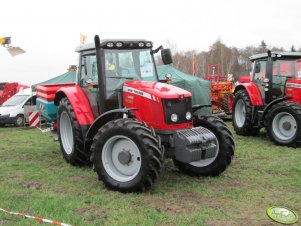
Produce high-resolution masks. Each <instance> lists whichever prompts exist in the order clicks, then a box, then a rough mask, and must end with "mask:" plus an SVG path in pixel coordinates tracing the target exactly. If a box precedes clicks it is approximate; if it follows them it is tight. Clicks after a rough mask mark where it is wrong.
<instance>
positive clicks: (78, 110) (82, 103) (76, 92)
mask: <svg viewBox="0 0 301 226" xmlns="http://www.w3.org/2000/svg"><path fill="white" fill-rule="evenodd" d="M63 97H67V98H68V100H69V101H70V103H71V106H72V108H73V111H74V114H75V117H76V119H77V122H78V124H79V125H81V126H85V125H91V124H93V122H94V116H93V112H92V109H91V106H90V103H89V100H88V98H87V97H86V95H85V94H84V92H83V90H82V89H81V87H80V86H78V85H76V86H72V87H62V88H60V89H59V90H58V91H57V93H56V94H55V98H54V104H55V105H56V106H58V105H59V103H60V100H61V99H62V98H63Z"/></svg>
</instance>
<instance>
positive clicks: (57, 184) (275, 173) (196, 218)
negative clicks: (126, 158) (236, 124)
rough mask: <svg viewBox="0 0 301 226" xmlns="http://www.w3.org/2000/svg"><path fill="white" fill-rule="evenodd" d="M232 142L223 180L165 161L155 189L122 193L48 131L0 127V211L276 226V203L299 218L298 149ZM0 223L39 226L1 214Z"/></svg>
mask: <svg viewBox="0 0 301 226" xmlns="http://www.w3.org/2000/svg"><path fill="white" fill-rule="evenodd" d="M229 126H230V123H229ZM230 127H231V126H230ZM231 129H232V127H231ZM235 142H236V153H235V157H234V159H233V161H232V164H231V165H230V167H229V168H228V169H227V170H226V171H225V172H224V173H223V174H222V175H221V176H219V177H216V178H210V177H206V178H195V177H189V176H187V175H184V174H182V173H180V172H179V171H178V170H177V169H176V168H175V167H174V166H173V164H172V162H171V161H170V160H167V161H166V164H165V171H164V173H163V175H162V176H161V178H160V180H159V181H158V182H157V183H156V185H155V186H154V188H153V189H151V190H150V191H149V192H147V193H143V194H122V193H119V192H113V191H108V190H107V189H105V188H104V186H103V183H102V182H101V181H98V180H97V175H96V173H95V172H93V171H92V170H91V169H90V168H76V167H72V166H70V165H68V164H67V163H66V162H65V161H64V160H63V158H62V155H61V153H60V148H59V144H58V142H53V141H52V138H51V137H50V133H41V132H40V131H39V130H37V129H22V128H21V129H20V128H13V127H10V128H0V159H1V161H0V170H1V172H0V208H3V209H7V210H11V211H16V212H21V213H25V214H29V215H34V216H39V217H44V218H47V219H52V220H57V221H61V222H64V223H68V224H71V225H162V226H163V225H168V226H171V225H209V226H210V225H212V226H213V225H214V226H220V225H227V226H228V225H239V226H240V225H279V224H277V223H274V222H272V221H271V220H270V219H269V218H268V217H267V216H266V213H265V212H266V210H267V208H268V207H270V206H272V205H280V206H286V207H289V208H291V209H293V210H295V211H296V212H297V213H298V214H299V215H301V177H300V175H301V164H300V160H301V149H300V148H296V149H294V148H288V147H281V146H275V145H274V144H273V143H271V142H270V141H269V140H268V139H267V138H266V136H265V133H263V132H262V133H260V136H258V137H240V136H236V135H235ZM0 225H40V223H39V222H37V221H34V220H31V219H24V218H22V217H18V216H11V215H8V214H4V213H2V212H0Z"/></svg>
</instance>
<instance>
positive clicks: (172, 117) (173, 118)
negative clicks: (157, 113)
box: [170, 113, 179, 122]
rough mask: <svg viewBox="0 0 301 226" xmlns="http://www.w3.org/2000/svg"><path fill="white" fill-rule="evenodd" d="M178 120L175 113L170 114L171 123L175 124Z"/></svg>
mask: <svg viewBox="0 0 301 226" xmlns="http://www.w3.org/2000/svg"><path fill="white" fill-rule="evenodd" d="M178 119H179V117H178V115H177V114H175V113H173V114H171V116H170V120H171V121H172V122H177V121H178Z"/></svg>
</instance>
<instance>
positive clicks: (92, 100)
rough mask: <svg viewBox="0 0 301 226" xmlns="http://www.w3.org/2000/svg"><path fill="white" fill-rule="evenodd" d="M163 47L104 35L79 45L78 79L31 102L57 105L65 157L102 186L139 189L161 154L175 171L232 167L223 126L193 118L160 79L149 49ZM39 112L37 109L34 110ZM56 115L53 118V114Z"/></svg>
mask: <svg viewBox="0 0 301 226" xmlns="http://www.w3.org/2000/svg"><path fill="white" fill-rule="evenodd" d="M160 50H161V56H162V60H163V62H164V63H165V64H170V63H172V58H171V53H170V51H169V49H163V48H162V46H160V47H159V48H157V49H152V42H149V41H145V40H103V41H100V39H99V37H98V36H95V43H93V44H87V45H83V46H80V47H79V48H77V50H76V51H77V52H78V53H79V67H78V74H77V80H78V82H77V84H69V85H61V87H57V85H44V86H43V85H40V86H38V87H37V96H38V99H37V102H38V103H37V105H38V106H40V107H41V106H42V108H44V107H43V106H45V108H44V109H47V104H48V103H50V104H51V102H52V101H53V102H52V103H54V104H55V105H56V106H57V107H58V113H57V132H58V139H59V142H60V146H61V151H62V153H63V156H64V158H65V160H66V161H67V162H68V163H70V164H71V165H74V166H82V165H86V164H91V163H92V164H93V168H94V170H95V171H96V172H97V174H98V177H99V179H101V180H102V181H103V182H104V184H105V185H106V187H107V188H109V189H113V190H118V191H121V192H141V191H145V190H146V189H149V188H151V187H152V185H153V184H154V182H155V181H156V179H158V178H159V176H160V173H161V171H162V167H163V164H164V159H165V157H170V158H172V159H173V162H174V164H175V166H177V167H178V168H179V170H180V171H182V172H184V173H187V174H190V175H195V176H217V175H219V174H220V173H222V172H223V171H224V170H225V169H226V167H227V166H228V165H229V164H230V162H231V159H232V157H233V155H234V149H235V145H234V141H233V137H232V134H231V132H230V130H229V129H228V128H227V125H226V124H225V123H224V122H223V121H221V120H220V119H218V118H216V117H213V116H197V115H194V114H193V112H194V111H195V110H197V109H199V108H200V107H202V106H192V105H191V94H190V93H189V92H187V91H185V90H183V89H180V88H177V87H175V86H172V85H169V84H167V83H164V81H159V80H158V75H157V71H156V67H155V63H154V54H155V53H157V52H159V51H160ZM39 110H40V111H41V109H39ZM54 120H56V119H54Z"/></svg>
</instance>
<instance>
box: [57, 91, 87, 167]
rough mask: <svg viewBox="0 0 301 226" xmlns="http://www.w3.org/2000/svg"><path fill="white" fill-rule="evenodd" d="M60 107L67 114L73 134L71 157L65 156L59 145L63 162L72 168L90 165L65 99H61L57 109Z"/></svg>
mask: <svg viewBox="0 0 301 226" xmlns="http://www.w3.org/2000/svg"><path fill="white" fill-rule="evenodd" d="M61 107H63V108H65V110H66V111H67V113H68V115H69V117H70V119H71V124H72V127H73V134H74V152H73V153H72V155H70V156H66V155H65V153H64V151H63V147H62V145H61V150H62V153H63V156H64V158H65V160H66V161H67V162H68V163H70V164H71V165H73V166H84V165H88V164H89V163H90V160H89V157H90V154H89V153H85V152H84V138H83V135H82V133H81V129H80V126H79V124H78V122H77V119H76V117H75V114H74V110H73V108H72V106H71V103H70V101H69V100H68V98H67V97H64V98H62V99H61V101H60V104H59V108H61Z"/></svg>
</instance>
